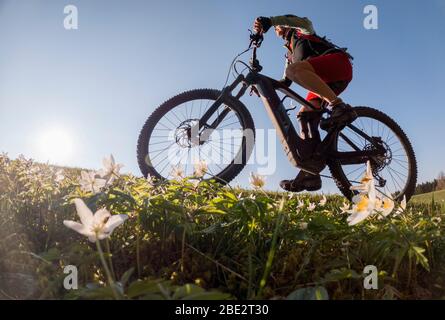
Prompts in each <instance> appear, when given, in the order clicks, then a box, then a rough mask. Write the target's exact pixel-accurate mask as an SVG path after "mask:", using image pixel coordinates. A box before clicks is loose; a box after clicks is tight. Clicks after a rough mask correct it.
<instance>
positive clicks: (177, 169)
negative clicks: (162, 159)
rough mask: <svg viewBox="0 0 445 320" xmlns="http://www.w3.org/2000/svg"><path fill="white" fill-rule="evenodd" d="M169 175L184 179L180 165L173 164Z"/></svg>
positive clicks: (176, 178)
mask: <svg viewBox="0 0 445 320" xmlns="http://www.w3.org/2000/svg"><path fill="white" fill-rule="evenodd" d="M170 175H171V176H172V177H173V179H174V180H182V179H184V170H183V169H182V167H181V166H180V165H177V166H174V167H172V170H171V172H170Z"/></svg>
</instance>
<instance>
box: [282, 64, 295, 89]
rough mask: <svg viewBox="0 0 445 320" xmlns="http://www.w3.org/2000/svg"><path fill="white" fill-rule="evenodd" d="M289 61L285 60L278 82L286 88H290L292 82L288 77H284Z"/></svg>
mask: <svg viewBox="0 0 445 320" xmlns="http://www.w3.org/2000/svg"><path fill="white" fill-rule="evenodd" d="M289 64H290V63H289V60H288V59H286V64H285V66H284V73H283V77H282V78H281V80H280V82H281V83H283V84H284V85H285V86H286V87H290V86H291V84H292V80H290V79H289V78H288V77H286V69H287V67H288V66H289Z"/></svg>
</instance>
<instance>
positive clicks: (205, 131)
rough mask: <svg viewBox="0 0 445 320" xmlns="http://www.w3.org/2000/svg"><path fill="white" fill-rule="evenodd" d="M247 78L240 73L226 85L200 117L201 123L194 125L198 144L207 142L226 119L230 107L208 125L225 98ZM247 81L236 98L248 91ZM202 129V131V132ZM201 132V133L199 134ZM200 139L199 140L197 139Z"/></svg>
mask: <svg viewBox="0 0 445 320" xmlns="http://www.w3.org/2000/svg"><path fill="white" fill-rule="evenodd" d="M244 80H245V77H244V75H242V74H240V75H239V76H238V77H237V78H236V79H235V81H234V82H233V83H232V84H231V85H230V86H228V87H225V88H224V89H223V90H222V92H221V95H220V96H219V97H218V99H216V100H215V102H214V103H213V104H212V105H211V106H210V108H209V109H208V110H207V111H206V112H205V113H204V115H203V116H202V117H201V119H199V124H197V125H195V126H193V127H192V140H194V143H196V144H202V143H204V142H206V141H207V140H208V139H209V137H210V136H211V135H212V133H213V130H215V129H216V128H217V127H218V126H219V125H220V124H221V122H223V121H224V119H225V117H226V116H227V115H228V114H229V112H230V108H229V107H227V106H226V107H225V108H224V110H223V111H222V112H221V113H219V114H218V116H217V117H216V119H215V120H213V122H212V123H211V124H210V125H208V124H207V122H208V121H209V120H210V118H211V117H212V115H213V114H214V113H215V112H216V111H217V110H218V108H219V107H220V106H221V105H222V104H223V102H224V98H225V97H226V96H228V95H230V94H231V93H232V91H233V90H234V89H235V88H236V87H237V86H238V85H239V84H240V83H241V82H243V81H244ZM248 86H249V85H248V84H247V83H245V82H244V83H243V87H242V88H241V89H240V91H239V92H238V94H237V95H236V96H235V99H239V98H241V97H242V96H243V95H244V93H245V92H246V90H247V88H248ZM201 131H202V132H201ZM200 132H201V134H199V133H200ZM197 140H199V141H197Z"/></svg>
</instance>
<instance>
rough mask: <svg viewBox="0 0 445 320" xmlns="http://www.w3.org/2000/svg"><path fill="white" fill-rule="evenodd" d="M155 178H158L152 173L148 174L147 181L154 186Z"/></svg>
mask: <svg viewBox="0 0 445 320" xmlns="http://www.w3.org/2000/svg"><path fill="white" fill-rule="evenodd" d="M155 180H156V178H155V177H153V176H152V175H151V174H148V175H147V183H148V185H150V186H152V187H153V186H154V185H155Z"/></svg>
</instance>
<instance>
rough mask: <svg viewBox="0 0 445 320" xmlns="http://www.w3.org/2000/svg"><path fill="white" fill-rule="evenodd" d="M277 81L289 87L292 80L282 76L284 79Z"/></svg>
mask: <svg viewBox="0 0 445 320" xmlns="http://www.w3.org/2000/svg"><path fill="white" fill-rule="evenodd" d="M279 83H281V84H283V85H285V86H286V87H288V88H289V87H290V86H291V84H292V80H291V79H288V78H284V79H281V80H280V81H279Z"/></svg>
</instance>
